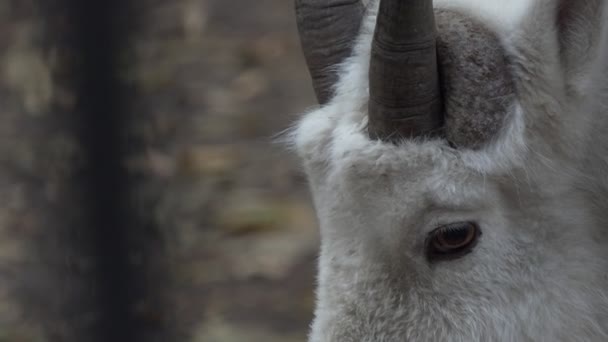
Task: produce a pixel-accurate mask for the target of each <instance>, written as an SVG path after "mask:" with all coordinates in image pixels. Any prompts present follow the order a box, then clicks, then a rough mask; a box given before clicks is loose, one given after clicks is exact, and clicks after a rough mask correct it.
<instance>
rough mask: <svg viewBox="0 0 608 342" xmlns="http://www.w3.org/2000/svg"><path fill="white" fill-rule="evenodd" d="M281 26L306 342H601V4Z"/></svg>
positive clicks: (408, 5) (340, 15)
mask: <svg viewBox="0 0 608 342" xmlns="http://www.w3.org/2000/svg"><path fill="white" fill-rule="evenodd" d="M296 11H297V12H296V13H297V18H298V26H299V30H300V37H301V41H302V45H303V50H304V53H305V56H306V60H307V63H308V67H309V70H310V72H311V76H312V79H313V85H314V86H315V90H316V93H317V97H318V99H319V101H320V103H321V106H320V107H319V108H317V109H314V110H312V111H309V112H308V113H306V114H305V115H304V116H303V117H302V118H301V119H300V120H299V121H298V123H297V124H296V125H295V127H294V128H293V130H291V131H290V134H289V140H290V142H291V144H292V146H293V147H294V149H295V151H297V154H298V156H299V157H300V159H301V160H302V163H303V167H304V169H305V172H306V175H307V178H308V180H309V183H310V188H311V192H312V195H313V200H314V204H315V208H316V212H317V216H318V219H319V225H320V230H321V252H320V260H319V275H318V289H317V307H316V313H315V319H314V322H313V324H312V331H311V333H310V341H311V342H329V341H331V342H334V341H336V342H350V341H352V342H359V341H365V342H376V341H387V342H389V341H395V342H396V341H463V342H468V341H608V133H607V132H608V16H607V13H608V11H607V10H606V4H605V1H601V0H536V1H522V0H510V1H491V0H451V1H450V0H436V1H435V3H434V4H433V3H432V2H431V1H430V0H407V1H406V0H401V1H400V0H382V1H377V0H370V1H368V2H366V3H363V2H361V1H356V0H296Z"/></svg>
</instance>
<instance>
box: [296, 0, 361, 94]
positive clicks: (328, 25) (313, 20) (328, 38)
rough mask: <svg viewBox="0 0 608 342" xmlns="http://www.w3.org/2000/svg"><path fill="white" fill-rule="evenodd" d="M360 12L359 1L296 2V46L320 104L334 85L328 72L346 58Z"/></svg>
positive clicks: (315, 0)
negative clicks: (306, 66) (305, 65)
mask: <svg viewBox="0 0 608 342" xmlns="http://www.w3.org/2000/svg"><path fill="white" fill-rule="evenodd" d="M364 10H365V8H364V6H363V4H362V3H361V1H360V0H296V18H297V21H298V30H299V32H300V42H301V43H302V49H303V50H304V57H305V58H306V63H307V64H308V70H309V71H310V75H311V77H312V83H313V87H314V89H315V93H316V95H317V100H318V101H319V103H321V104H324V103H326V102H327V101H329V99H330V98H331V95H332V87H333V85H334V84H335V83H336V81H337V75H336V73H335V72H331V70H329V68H330V67H331V66H334V65H336V64H338V63H340V62H342V60H343V59H344V58H346V57H348V56H349V55H350V51H351V47H352V43H353V41H354V38H355V37H356V35H357V33H358V32H359V26H360V24H361V19H362V17H363V12H364Z"/></svg>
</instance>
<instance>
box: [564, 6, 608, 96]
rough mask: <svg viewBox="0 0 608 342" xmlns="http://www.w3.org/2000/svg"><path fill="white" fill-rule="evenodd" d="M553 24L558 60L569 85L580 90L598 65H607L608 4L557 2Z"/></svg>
mask: <svg viewBox="0 0 608 342" xmlns="http://www.w3.org/2000/svg"><path fill="white" fill-rule="evenodd" d="M554 2H555V5H554V6H555V7H554V8H553V10H554V12H553V13H554V20H555V22H554V24H555V28H556V29H557V31H556V32H557V34H558V37H557V38H558V47H559V58H560V61H561V64H562V68H563V69H564V71H565V77H566V80H567V82H568V83H569V84H570V85H571V86H574V87H577V88H578V87H580V86H581V84H580V82H581V81H582V82H586V81H587V80H588V79H589V77H591V76H592V73H593V70H594V67H595V66H596V65H597V63H606V58H608V56H606V54H605V52H606V51H605V50H606V48H605V47H604V45H605V44H606V42H604V40H606V38H607V35H606V33H607V32H606V28H607V27H608V22H607V19H608V17H607V16H606V7H607V6H606V1H604V0H556V1H555V0H554Z"/></svg>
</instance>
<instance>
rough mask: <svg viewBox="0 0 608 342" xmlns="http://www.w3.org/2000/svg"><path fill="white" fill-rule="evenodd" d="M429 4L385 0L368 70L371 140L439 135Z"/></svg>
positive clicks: (417, 0) (420, 0) (426, 0)
mask: <svg viewBox="0 0 608 342" xmlns="http://www.w3.org/2000/svg"><path fill="white" fill-rule="evenodd" d="M435 36H436V29H435V19H434V13H433V4H432V1H430V0H381V2H380V8H379V10H378V16H377V19H376V28H375V31H374V38H373V42H372V51H371V59H370V69H369V91H370V99H369V105H368V106H369V108H368V109H369V124H368V132H369V135H370V137H371V138H373V139H382V140H395V139H397V138H404V137H416V136H420V135H425V134H435V133H437V132H439V131H440V129H439V128H440V127H441V125H442V123H443V118H442V115H441V113H442V101H441V94H440V88H439V70H438V66H437V49H436V38H435Z"/></svg>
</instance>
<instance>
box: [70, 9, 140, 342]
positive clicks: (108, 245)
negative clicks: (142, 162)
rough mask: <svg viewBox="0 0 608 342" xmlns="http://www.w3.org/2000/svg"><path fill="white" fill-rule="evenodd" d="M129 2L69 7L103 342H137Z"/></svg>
mask: <svg viewBox="0 0 608 342" xmlns="http://www.w3.org/2000/svg"><path fill="white" fill-rule="evenodd" d="M128 4H129V2H128V1H127V0H103V1H100V0H88V1H83V0H68V1H67V6H68V12H69V15H68V17H69V19H68V21H69V22H70V30H72V36H71V37H72V39H73V44H74V45H73V48H74V52H75V54H74V56H75V62H76V63H77V65H76V69H75V70H77V72H76V75H75V77H76V80H75V81H76V82H75V89H76V93H77V99H78V100H77V105H76V110H75V115H76V117H77V122H78V123H79V124H80V127H79V128H78V130H79V132H80V138H81V143H82V146H83V148H84V150H85V155H86V156H87V157H86V158H87V160H86V166H85V169H84V171H83V178H82V181H83V183H82V191H83V193H84V198H85V199H86V200H85V201H86V203H84V206H85V207H86V208H87V210H88V212H87V213H86V214H87V218H88V222H87V225H88V227H83V228H85V229H89V230H90V233H91V235H90V240H91V248H92V252H93V253H94V254H95V255H96V259H97V262H96V272H95V273H96V274H95V276H94V277H95V285H94V286H95V295H96V296H97V297H96V299H97V300H98V305H99V310H98V312H99V316H98V321H97V325H96V328H95V329H94V331H96V333H95V334H96V336H92V337H91V338H92V339H93V340H98V341H104V342H110V341H112V342H119V341H128V342H135V341H138V340H139V339H138V332H137V324H135V322H134V318H133V315H132V307H133V304H134V303H133V298H134V297H135V295H136V293H135V292H136V290H135V289H136V285H135V283H136V281H137V278H136V277H137V275H136V274H133V273H132V272H131V270H130V266H129V263H128V261H129V248H130V246H129V241H130V240H129V239H130V235H129V229H130V227H131V225H132V224H134V223H135V222H132V218H131V215H130V213H129V210H128V202H129V187H130V186H129V181H128V174H127V171H126V169H125V168H124V157H125V154H126V147H127V146H126V145H125V137H126V134H125V131H126V129H127V127H128V121H127V115H128V113H127V110H126V101H125V91H126V87H125V86H124V84H122V83H121V81H120V79H119V75H120V74H119V71H120V57H121V56H122V55H124V53H125V49H126V48H127V47H128V42H127V37H128V36H129V26H128V25H127V24H128V23H129V20H132V19H133V18H131V17H130V12H131V11H130V8H129V5H128Z"/></svg>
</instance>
